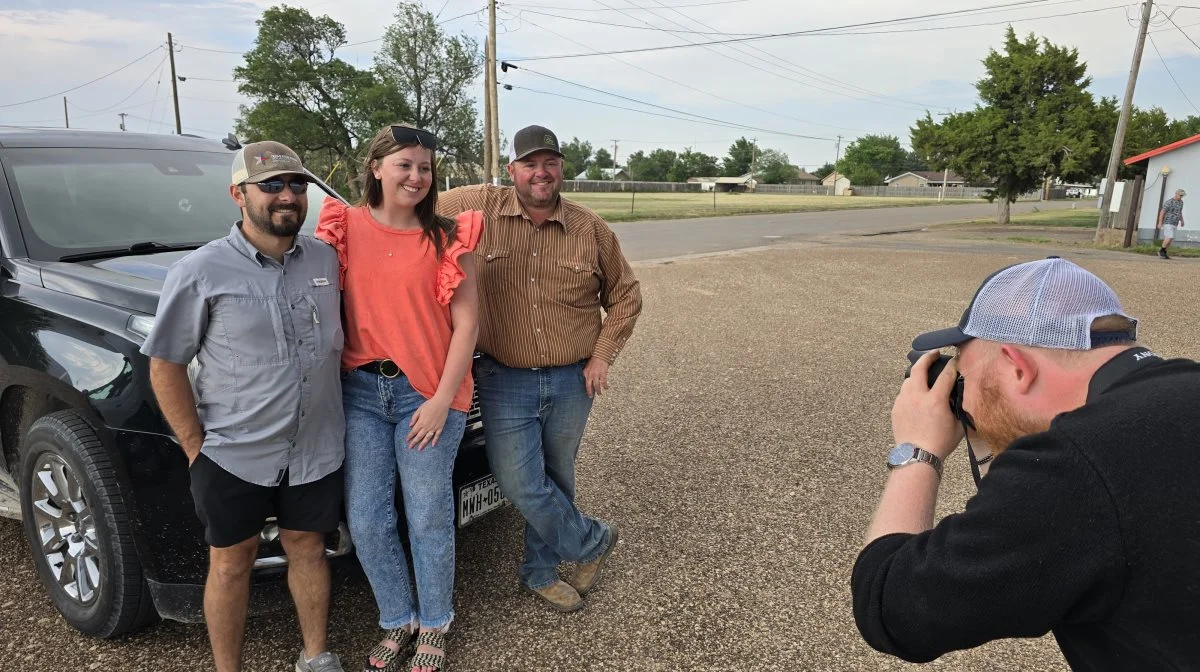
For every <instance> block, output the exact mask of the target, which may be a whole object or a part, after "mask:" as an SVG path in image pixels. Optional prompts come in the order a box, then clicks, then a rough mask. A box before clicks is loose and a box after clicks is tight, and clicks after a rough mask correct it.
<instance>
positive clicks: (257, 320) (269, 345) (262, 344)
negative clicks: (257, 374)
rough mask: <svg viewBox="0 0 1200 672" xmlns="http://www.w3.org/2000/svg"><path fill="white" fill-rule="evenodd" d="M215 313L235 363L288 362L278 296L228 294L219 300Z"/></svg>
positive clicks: (255, 364)
mask: <svg viewBox="0 0 1200 672" xmlns="http://www.w3.org/2000/svg"><path fill="white" fill-rule="evenodd" d="M216 312H217V315H218V316H219V318H220V320H221V323H222V326H223V327H224V332H225V338H226V340H227V343H226V346H227V347H228V348H229V351H230V352H232V353H233V355H234V365H235V366H267V365H271V364H284V363H287V361H288V347H287V332H286V331H285V329H284V326H283V312H282V309H281V306H280V301H279V299H278V298H276V297H273V296H270V297H264V296H226V297H222V298H221V299H220V300H219V301H218V302H217V304H216Z"/></svg>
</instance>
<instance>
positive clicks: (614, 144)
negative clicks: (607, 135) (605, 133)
mask: <svg viewBox="0 0 1200 672" xmlns="http://www.w3.org/2000/svg"><path fill="white" fill-rule="evenodd" d="M612 171H613V172H612V179H613V181H614V182H615V181H616V180H617V140H616V138H613V166H612Z"/></svg>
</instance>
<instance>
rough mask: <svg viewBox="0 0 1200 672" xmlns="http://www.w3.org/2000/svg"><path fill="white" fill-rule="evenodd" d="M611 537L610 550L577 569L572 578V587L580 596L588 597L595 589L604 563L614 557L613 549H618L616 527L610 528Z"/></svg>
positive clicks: (611, 526)
mask: <svg viewBox="0 0 1200 672" xmlns="http://www.w3.org/2000/svg"><path fill="white" fill-rule="evenodd" d="M608 529H609V532H610V533H611V534H610V535H609V536H610V537H612V539H611V541H609V543H608V548H606V549H604V552H603V553H601V554H600V557H598V558H596V559H595V560H593V561H591V562H588V563H584V564H582V565H579V566H578V567H576V568H575V574H574V575H573V576H572V577H571V586H572V587H573V588H575V590H576V591H577V592H578V593H579V594H580V595H587V594H588V591H589V590H591V589H592V588H593V587H595V585H596V583H598V582H599V581H600V574H601V571H602V570H603V569H604V561H606V560H608V556H610V555H612V552H613V549H615V548H616V547H617V528H616V526H615V525H612V524H610V525H609V526H608Z"/></svg>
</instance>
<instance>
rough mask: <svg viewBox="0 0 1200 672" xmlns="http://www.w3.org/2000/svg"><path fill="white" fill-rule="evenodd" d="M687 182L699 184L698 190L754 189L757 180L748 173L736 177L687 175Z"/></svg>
mask: <svg viewBox="0 0 1200 672" xmlns="http://www.w3.org/2000/svg"><path fill="white" fill-rule="evenodd" d="M688 182H690V183H693V184H699V185H700V191H712V190H713V189H716V190H717V191H754V188H755V187H756V186H758V180H756V179H754V176H753V175H751V174H750V173H746V174H745V175H739V176H737V177H689V178H688Z"/></svg>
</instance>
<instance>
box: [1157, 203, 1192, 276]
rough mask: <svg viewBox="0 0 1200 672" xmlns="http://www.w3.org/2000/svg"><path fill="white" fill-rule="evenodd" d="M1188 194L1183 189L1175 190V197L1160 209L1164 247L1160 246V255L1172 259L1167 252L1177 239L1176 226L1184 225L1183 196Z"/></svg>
mask: <svg viewBox="0 0 1200 672" xmlns="http://www.w3.org/2000/svg"><path fill="white" fill-rule="evenodd" d="M1184 196H1187V192H1186V191H1184V190H1183V189H1176V190H1175V198H1172V199H1171V200H1169V201H1167V202H1166V203H1163V206H1162V210H1159V211H1158V228H1159V229H1161V231H1162V241H1163V242H1162V247H1160V248H1158V256H1160V257H1162V258H1163V259H1170V258H1171V257H1170V255H1168V254H1167V249H1168V248H1170V247H1171V241H1172V240H1174V239H1175V227H1177V226H1179V227H1182V226H1183V197H1184Z"/></svg>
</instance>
